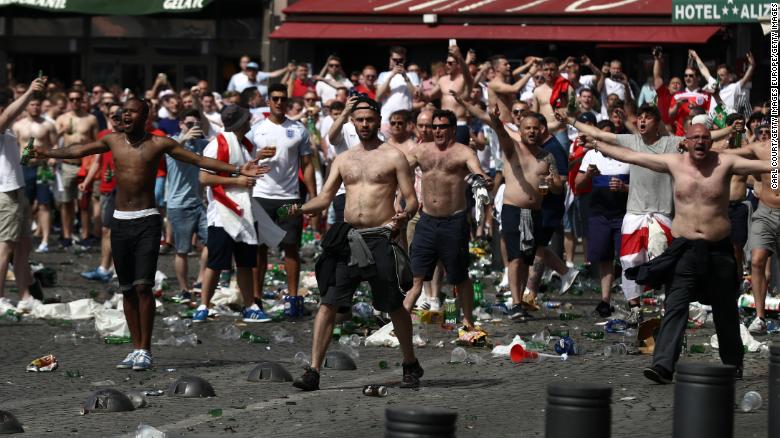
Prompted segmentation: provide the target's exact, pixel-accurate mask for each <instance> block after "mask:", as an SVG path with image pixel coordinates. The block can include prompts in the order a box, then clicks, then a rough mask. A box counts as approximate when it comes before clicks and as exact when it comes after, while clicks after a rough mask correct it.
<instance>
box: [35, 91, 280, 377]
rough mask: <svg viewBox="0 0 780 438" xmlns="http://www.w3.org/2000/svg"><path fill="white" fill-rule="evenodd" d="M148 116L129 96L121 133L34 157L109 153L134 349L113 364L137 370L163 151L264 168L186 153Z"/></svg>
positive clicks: (145, 342) (144, 342) (148, 325)
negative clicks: (150, 128) (157, 131)
mask: <svg viewBox="0 0 780 438" xmlns="http://www.w3.org/2000/svg"><path fill="white" fill-rule="evenodd" d="M148 118H149V105H148V103H146V102H145V101H142V100H140V99H138V98H130V99H128V100H127V102H126V103H125V105H124V107H123V110H122V122H121V126H120V130H121V132H116V133H111V134H108V135H106V136H105V137H103V138H101V139H100V140H97V141H95V142H91V143H77V144H72V145H70V146H69V147H66V148H61V149H52V150H48V149H46V148H44V147H37V148H36V149H35V153H36V155H37V156H38V157H41V158H46V157H49V158H64V159H72V158H81V157H85V156H87V155H92V154H99V153H104V152H109V151H111V153H112V155H113V158H114V163H115V164H116V168H115V173H116V176H115V178H116V184H117V192H116V199H115V210H114V219H115V220H114V221H112V223H111V249H112V256H113V259H114V268H115V269H116V274H117V277H118V279H119V287H120V289H121V290H122V293H123V304H124V312H125V318H126V320H127V325H128V327H129V328H130V336H131V337H132V340H133V346H134V347H135V350H134V351H133V352H131V353H130V354H128V355H127V357H126V358H125V359H124V360H123V361H122V362H120V363H119V364H118V365H117V368H132V369H134V370H138V371H143V370H148V369H149V368H151V366H152V353H151V343H152V328H153V327H154V295H152V286H153V285H154V274H155V272H156V271H157V255H158V252H159V245H160V232H161V228H162V220H161V218H160V212H159V210H158V209H157V207H156V204H155V199H154V184H155V179H156V175H157V167H158V163H159V161H160V159H161V158H162V156H163V154H168V155H170V156H172V157H174V158H176V159H177V160H181V161H184V162H187V163H190V164H193V165H195V166H198V167H200V168H203V169H209V170H213V171H215V172H220V173H221V174H230V173H233V174H237V173H240V174H242V175H244V176H247V177H256V176H258V175H260V174H262V173H266V172H268V168H260V167H258V166H257V164H256V163H257V160H255V161H250V162H247V163H245V164H244V165H243V166H240V167H239V166H231V165H229V164H227V163H224V162H222V161H217V160H214V159H211V158H207V157H203V156H201V155H197V154H194V153H192V152H190V151H187V150H185V149H183V148H182V147H181V145H180V144H179V143H177V142H175V141H173V140H171V139H169V138H167V137H161V136H156V135H151V134H149V133H148V132H146V122H147V119H148Z"/></svg>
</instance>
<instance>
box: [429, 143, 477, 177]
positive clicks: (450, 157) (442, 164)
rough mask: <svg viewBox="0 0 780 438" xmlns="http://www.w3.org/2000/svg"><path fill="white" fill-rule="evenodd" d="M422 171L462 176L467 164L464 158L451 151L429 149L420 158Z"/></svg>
mask: <svg viewBox="0 0 780 438" xmlns="http://www.w3.org/2000/svg"><path fill="white" fill-rule="evenodd" d="M419 163H420V169H421V170H422V171H423V173H425V172H431V171H435V172H444V173H447V174H453V175H455V174H460V173H461V172H463V169H465V165H466V162H465V160H464V159H463V158H461V157H459V156H458V155H457V154H454V153H453V151H451V150H445V151H439V150H432V148H429V149H428V150H426V151H425V153H424V154H423V156H422V157H420V161H419Z"/></svg>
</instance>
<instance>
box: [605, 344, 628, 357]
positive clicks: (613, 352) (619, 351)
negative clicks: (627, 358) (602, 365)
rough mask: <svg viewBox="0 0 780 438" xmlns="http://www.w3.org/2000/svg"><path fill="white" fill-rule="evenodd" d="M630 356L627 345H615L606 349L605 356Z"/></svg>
mask: <svg viewBox="0 0 780 438" xmlns="http://www.w3.org/2000/svg"><path fill="white" fill-rule="evenodd" d="M626 354H628V348H627V347H626V344H614V345H607V346H606V347H604V356H607V357H609V356H624V355H626Z"/></svg>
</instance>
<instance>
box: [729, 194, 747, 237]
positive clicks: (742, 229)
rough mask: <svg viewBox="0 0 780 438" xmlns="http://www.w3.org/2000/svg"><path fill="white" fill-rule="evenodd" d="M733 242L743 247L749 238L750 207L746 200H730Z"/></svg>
mask: <svg viewBox="0 0 780 438" xmlns="http://www.w3.org/2000/svg"><path fill="white" fill-rule="evenodd" d="M729 220H730V221H731V242H732V243H734V244H735V245H737V246H738V247H740V248H742V247H743V246H745V244H746V243H747V240H748V207H747V205H745V203H744V202H741V201H740V202H729Z"/></svg>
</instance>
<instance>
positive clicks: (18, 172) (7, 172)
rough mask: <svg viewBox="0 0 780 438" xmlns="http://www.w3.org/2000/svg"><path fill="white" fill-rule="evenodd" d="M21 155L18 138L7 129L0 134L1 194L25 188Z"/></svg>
mask: <svg viewBox="0 0 780 438" xmlns="http://www.w3.org/2000/svg"><path fill="white" fill-rule="evenodd" d="M20 160H21V155H20V154H19V145H18V144H17V143H16V136H15V135H14V134H13V132H11V130H10V129H7V130H6V131H5V133H3V134H0V192H2V193H5V192H10V191H12V190H16V189H18V188H21V187H24V174H23V173H22V166H21V164H19V161H20Z"/></svg>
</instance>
